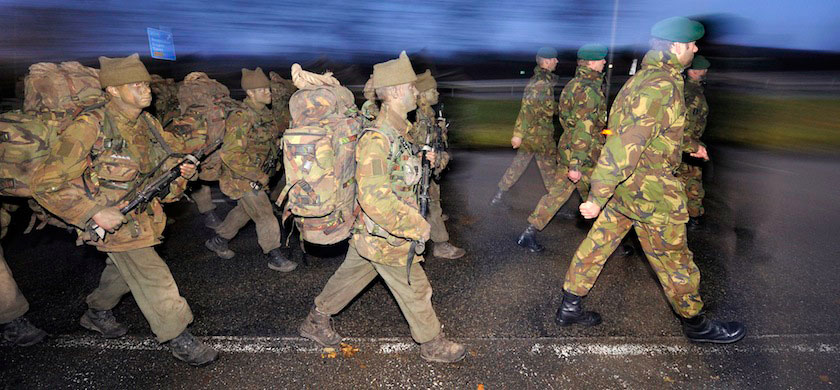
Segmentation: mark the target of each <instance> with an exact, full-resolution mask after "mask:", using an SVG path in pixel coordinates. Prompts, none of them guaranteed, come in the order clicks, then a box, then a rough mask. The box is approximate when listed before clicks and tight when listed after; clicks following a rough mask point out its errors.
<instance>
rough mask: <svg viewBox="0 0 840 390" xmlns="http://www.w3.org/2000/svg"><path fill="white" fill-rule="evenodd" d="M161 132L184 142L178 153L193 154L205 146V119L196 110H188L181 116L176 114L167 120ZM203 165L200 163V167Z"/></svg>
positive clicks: (206, 126)
mask: <svg viewBox="0 0 840 390" xmlns="http://www.w3.org/2000/svg"><path fill="white" fill-rule="evenodd" d="M163 123H165V126H164V128H163V131H165V132H167V133H172V136H173V137H177V138H180V139H182V140H183V141H184V145H183V146H184V148H185V149H184V150H176V152H179V153H194V152H196V151H198V150H199V149H201V148H202V147H204V146H205V145H207V129H208V125H207V118H205V117H204V114H202V113H201V111H198V110H192V109H191V110H188V111H187V112H185V113H183V114H179V113H177V112H175V113H174V116H172V117H170V118H168V120H167V121H166V122H163ZM203 164H204V163H203V162H202V165H203Z"/></svg>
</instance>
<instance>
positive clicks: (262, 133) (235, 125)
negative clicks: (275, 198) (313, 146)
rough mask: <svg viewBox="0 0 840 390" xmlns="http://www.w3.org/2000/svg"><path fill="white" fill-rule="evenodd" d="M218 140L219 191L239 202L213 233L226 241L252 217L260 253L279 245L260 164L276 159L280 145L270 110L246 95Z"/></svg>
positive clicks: (266, 178)
mask: <svg viewBox="0 0 840 390" xmlns="http://www.w3.org/2000/svg"><path fill="white" fill-rule="evenodd" d="M226 126H227V130H226V132H225V139H224V142H223V143H222V150H221V156H222V163H223V164H224V165H223V169H222V177H221V179H220V180H219V186H220V187H221V189H222V192H223V193H224V194H225V195H227V196H229V197H230V198H231V199H236V200H238V201H239V202H238V203H237V204H236V207H234V208H233V210H231V211H230V212H229V213H228V215H227V217H225V220H224V222H222V224H221V225H219V227H218V228H216V233H217V234H218V235H219V236H221V237H222V238H224V239H226V240H230V239H232V238H233V237H235V236H236V234H237V233H239V230H240V229H242V227H244V226H245V224H247V223H248V221H251V220H253V221H254V223H255V224H256V225H257V237H258V238H257V239H258V241H259V244H260V247H261V248H262V250H263V252H264V253H268V252H270V251H271V250H272V249H276V248H279V247H280V224H279V223H278V222H277V217H275V216H274V211H273V209H272V206H271V201H269V200H268V194H266V192H265V189H266V186H267V185H268V180H269V175H268V174H266V173H265V172H263V167H264V164H266V161H267V160H268V159H270V158H272V157H274V158H276V156H277V150H278V148H279V147H280V146H279V141H280V131H279V127H278V126H277V124H276V122H275V120H274V117H273V115H272V113H271V110H269V109H268V107H266V106H264V105H262V106H260V105H258V104H256V103H255V102H253V101H252V100H251V98H246V99H245V101H244V108H243V109H240V110H236V111H234V112H232V113H231V114H230V116H229V117H228V120H227V123H226Z"/></svg>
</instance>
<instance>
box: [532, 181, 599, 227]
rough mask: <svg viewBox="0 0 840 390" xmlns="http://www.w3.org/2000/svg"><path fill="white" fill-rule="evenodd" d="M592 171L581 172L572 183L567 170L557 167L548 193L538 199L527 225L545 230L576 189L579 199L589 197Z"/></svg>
mask: <svg viewBox="0 0 840 390" xmlns="http://www.w3.org/2000/svg"><path fill="white" fill-rule="evenodd" d="M592 171H593V170H592V169H587V170H585V171H581V176H580V180H578V182H577V183H574V182H572V181H571V180H569V177H568V176H567V173H568V172H569V171H568V168H566V167H565V166H562V165H560V166H558V169H557V177H556V179H555V180H554V181H553V182H552V183H551V185H550V186H549V187H548V193H547V194H545V195H543V196H542V198H540V202H539V203H537V207H536V208H535V209H534V211H533V212H532V213H531V215H530V216H528V223H530V224H531V225H534V227H536V228H537V230H543V229H545V227H546V226H547V225H548V223H549V222H551V219H552V218H554V215H555V214H557V211H559V210H560V208H561V207H563V205H564V204H566V201H568V200H569V197H570V196H571V195H572V192H573V191H574V190H576V189H577V191H578V193H579V194H580V198H581V199H583V200H584V201H586V197H587V196H589V185H590V183H589V178H590V176H592Z"/></svg>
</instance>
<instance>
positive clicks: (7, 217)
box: [0, 203, 29, 324]
mask: <svg viewBox="0 0 840 390" xmlns="http://www.w3.org/2000/svg"><path fill="white" fill-rule="evenodd" d="M15 208H17V207H15V206H14V205H10V204H5V203H4V204H3V205H2V207H0V239H2V238H3V237H5V236H6V231H7V228H8V227H9V223H10V222H11V220H12V216H11V214H10V213H11V212H12V211H14V209H15ZM27 311H29V302H27V301H26V298H24V297H23V294H21V292H20V289H18V286H17V283H15V279H14V278H13V277H12V270H11V269H9V266H8V265H7V264H6V258H5V257H4V256H3V248H2V247H0V324H5V323H8V322H11V321H12V320H14V319H15V318H18V317H20V316H22V315H23V314H24V313H26V312H27Z"/></svg>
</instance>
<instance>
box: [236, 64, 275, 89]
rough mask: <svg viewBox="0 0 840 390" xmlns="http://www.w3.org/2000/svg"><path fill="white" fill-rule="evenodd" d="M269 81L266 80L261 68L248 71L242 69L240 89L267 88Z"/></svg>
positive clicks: (269, 84)
mask: <svg viewBox="0 0 840 390" xmlns="http://www.w3.org/2000/svg"><path fill="white" fill-rule="evenodd" d="M270 86H271V81H269V80H268V77H266V75H265V73H263V70H262V68H259V67H257V69H254V70H250V69H245V68H242V89H246V90H247V89H257V88H269V87H270Z"/></svg>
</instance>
